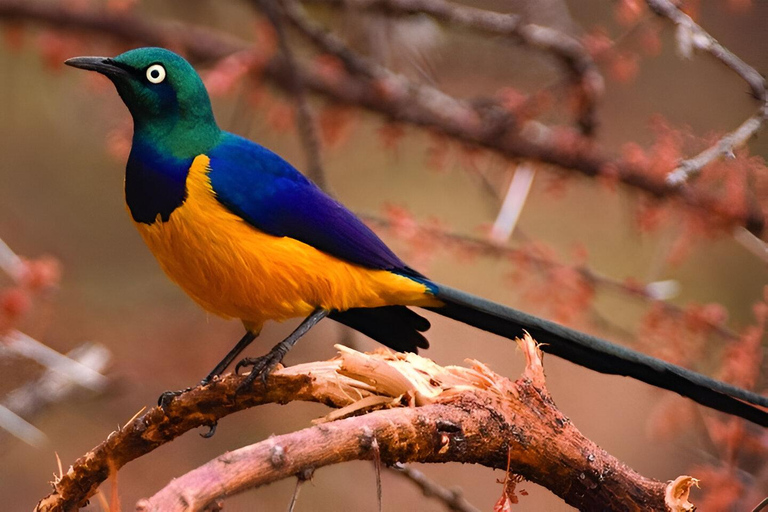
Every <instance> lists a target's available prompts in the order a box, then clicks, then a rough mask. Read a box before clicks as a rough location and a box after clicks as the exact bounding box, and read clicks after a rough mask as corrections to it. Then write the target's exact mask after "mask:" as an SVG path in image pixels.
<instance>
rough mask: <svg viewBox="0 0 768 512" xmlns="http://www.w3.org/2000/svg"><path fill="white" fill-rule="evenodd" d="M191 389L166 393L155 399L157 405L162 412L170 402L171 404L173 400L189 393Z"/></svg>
mask: <svg viewBox="0 0 768 512" xmlns="http://www.w3.org/2000/svg"><path fill="white" fill-rule="evenodd" d="M191 389H192V388H187V389H181V390H179V391H166V392H164V393H163V394H162V395H160V396H159V397H158V398H157V405H159V406H160V407H161V408H162V409H163V410H165V409H167V408H168V406H169V405H170V404H171V402H173V399H174V398H176V397H177V396H180V395H182V394H184V393H186V392H187V391H190V390H191Z"/></svg>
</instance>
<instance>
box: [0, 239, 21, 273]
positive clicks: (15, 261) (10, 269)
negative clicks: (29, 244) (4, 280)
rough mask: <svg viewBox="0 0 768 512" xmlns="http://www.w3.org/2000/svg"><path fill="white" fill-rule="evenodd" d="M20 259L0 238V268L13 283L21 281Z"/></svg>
mask: <svg viewBox="0 0 768 512" xmlns="http://www.w3.org/2000/svg"><path fill="white" fill-rule="evenodd" d="M22 267H23V263H22V259H21V258H20V257H19V256H18V255H17V254H16V253H15V252H13V250H12V249H11V248H10V247H8V244H6V243H5V242H4V241H3V239H2V238H0V268H1V269H3V271H4V272H5V273H6V274H8V276H10V277H11V279H13V280H14V281H18V280H20V279H21V273H22V270H23V269H22Z"/></svg>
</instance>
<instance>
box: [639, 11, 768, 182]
mask: <svg viewBox="0 0 768 512" xmlns="http://www.w3.org/2000/svg"><path fill="white" fill-rule="evenodd" d="M646 3H647V4H648V5H649V6H650V8H651V9H652V10H653V11H654V12H655V13H656V14H658V15H659V16H662V17H665V18H667V19H668V20H670V21H671V22H672V23H674V24H675V25H676V26H677V44H678V49H679V51H680V53H681V54H682V55H683V56H684V57H687V58H690V57H691V56H692V54H693V50H701V51H705V52H707V53H709V54H710V55H712V57H714V58H715V59H717V60H718V61H720V62H721V63H723V64H724V65H725V66H727V67H728V68H729V69H731V70H732V71H733V72H734V73H736V74H737V75H739V76H740V77H741V78H742V79H743V80H744V81H745V82H746V83H747V85H749V88H750V89H751V91H752V95H753V96H754V98H755V99H756V100H758V101H759V102H760V103H761V106H760V108H759V109H758V111H757V112H756V113H755V114H754V115H753V116H751V117H750V118H749V119H747V120H746V121H744V122H743V123H742V124H741V126H739V127H738V128H737V129H736V130H734V131H732V132H730V133H727V134H725V135H724V136H723V137H721V138H720V140H718V141H717V142H716V143H715V144H713V145H712V146H710V147H709V148H707V149H705V150H704V151H702V152H701V153H699V154H698V155H696V156H695V157H693V158H689V159H687V160H684V161H682V162H681V163H680V165H678V166H677V168H676V169H675V170H674V171H672V172H671V173H670V174H669V175H668V176H667V182H668V183H669V184H671V185H682V184H683V183H685V182H686V181H687V180H688V179H689V178H691V177H693V176H696V175H697V174H698V173H699V172H701V170H702V169H703V168H704V167H706V166H707V165H709V164H710V163H712V162H713V161H715V160H717V159H718V158H723V157H726V158H729V157H730V158H733V157H734V155H733V152H734V150H735V149H736V148H738V147H741V146H743V145H744V144H746V143H747V142H748V141H749V139H751V138H752V137H753V136H754V135H755V134H756V133H757V132H758V131H759V130H760V128H762V126H763V123H764V122H765V120H766V119H768V95H767V94H766V89H765V79H764V78H763V76H762V75H761V74H760V73H758V72H757V70H755V68H753V67H752V66H750V65H749V64H747V63H746V62H744V61H743V60H741V59H740V58H739V57H738V56H736V55H734V54H733V53H732V52H731V51H730V50H728V49H727V48H725V47H724V46H723V45H721V44H720V43H718V42H717V40H716V39H715V38H714V37H712V36H711V35H710V34H709V33H708V32H707V31H706V30H704V29H703V28H701V26H699V25H698V24H697V23H696V22H695V21H693V20H692V19H691V17H690V16H688V15H687V14H685V13H684V12H682V11H681V10H680V9H679V8H678V7H677V6H676V5H675V4H674V3H672V2H671V1H669V0H646Z"/></svg>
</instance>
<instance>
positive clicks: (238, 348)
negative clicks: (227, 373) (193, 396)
mask: <svg viewBox="0 0 768 512" xmlns="http://www.w3.org/2000/svg"><path fill="white" fill-rule="evenodd" d="M256 336H257V334H256V333H253V332H251V331H246V332H245V335H244V336H243V337H242V338H240V341H238V342H237V345H235V346H234V347H232V350H230V351H229V352H228V353H227V355H226V356H224V359H222V360H221V361H219V364H217V365H216V367H215V368H214V369H213V370H211V373H209V374H208V376H207V377H206V378H204V379H203V380H202V381H200V385H201V386H205V385H206V384H208V383H209V382H211V381H212V380H213V378H214V377H218V376H219V375H221V374H222V373H223V372H224V370H226V369H227V366H229V365H230V364H231V363H232V361H234V360H235V358H236V357H237V356H238V355H240V352H242V351H243V350H245V347H247V346H248V345H250V344H251V342H252V341H253V340H255V339H256Z"/></svg>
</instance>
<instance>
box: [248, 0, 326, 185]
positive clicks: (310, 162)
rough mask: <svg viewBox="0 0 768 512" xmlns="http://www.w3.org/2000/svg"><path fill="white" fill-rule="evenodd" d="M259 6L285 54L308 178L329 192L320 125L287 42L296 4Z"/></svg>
mask: <svg viewBox="0 0 768 512" xmlns="http://www.w3.org/2000/svg"><path fill="white" fill-rule="evenodd" d="M254 3H255V4H256V6H257V7H258V8H259V9H261V10H262V11H263V12H264V13H265V14H266V16H267V18H268V19H269V21H270V23H272V26H273V27H274V28H275V33H276V34H277V39H278V44H279V45H280V51H281V52H282V54H283V59H284V61H285V66H286V68H287V70H288V74H289V83H288V89H289V92H290V93H291V94H292V95H293V98H294V101H295V102H296V121H297V124H298V127H299V136H300V137H301V142H302V145H303V146H304V152H305V153H306V155H307V176H308V177H309V178H310V179H311V180H312V181H314V182H315V183H316V184H317V186H319V187H320V188H321V189H323V190H325V191H326V192H327V191H328V182H327V180H326V177H325V172H324V171H323V165H322V158H321V155H320V138H319V137H318V134H317V124H316V122H315V119H314V116H313V115H312V110H311V108H310V106H309V102H308V101H307V95H306V91H305V87H304V83H303V81H302V77H301V74H300V73H299V71H298V68H297V65H296V58H295V56H294V54H293V51H292V50H291V46H290V44H289V43H288V34H286V31H285V26H284V23H283V18H284V17H285V16H286V13H287V11H288V9H293V8H295V6H294V5H293V2H290V1H288V0H284V1H281V2H276V1H274V0H254Z"/></svg>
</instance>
